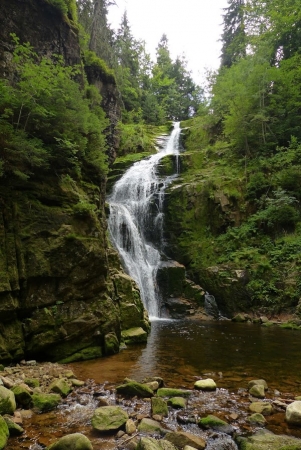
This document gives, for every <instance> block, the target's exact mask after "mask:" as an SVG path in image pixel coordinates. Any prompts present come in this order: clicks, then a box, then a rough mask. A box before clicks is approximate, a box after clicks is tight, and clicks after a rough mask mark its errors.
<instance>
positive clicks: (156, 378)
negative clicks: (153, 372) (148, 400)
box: [143, 377, 164, 388]
mask: <svg viewBox="0 0 301 450" xmlns="http://www.w3.org/2000/svg"><path fill="white" fill-rule="evenodd" d="M153 381H156V382H157V383H158V385H159V386H158V387H159V388H161V387H163V386H164V380H163V378H161V377H150V378H144V380H143V383H144V384H148V383H152V382H153Z"/></svg>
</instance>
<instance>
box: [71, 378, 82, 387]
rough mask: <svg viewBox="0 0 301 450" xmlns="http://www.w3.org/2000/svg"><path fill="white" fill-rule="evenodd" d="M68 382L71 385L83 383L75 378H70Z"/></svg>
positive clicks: (78, 385) (76, 385)
mask: <svg viewBox="0 0 301 450" xmlns="http://www.w3.org/2000/svg"><path fill="white" fill-rule="evenodd" d="M70 383H71V384H72V386H74V387H82V386H84V385H85V382H84V381H81V380H77V379H76V378H70Z"/></svg>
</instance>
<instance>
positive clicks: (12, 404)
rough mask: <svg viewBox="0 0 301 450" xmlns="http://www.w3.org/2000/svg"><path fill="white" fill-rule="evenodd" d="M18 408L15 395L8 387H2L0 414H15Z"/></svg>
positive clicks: (0, 390) (0, 391) (0, 392)
mask: <svg viewBox="0 0 301 450" xmlns="http://www.w3.org/2000/svg"><path fill="white" fill-rule="evenodd" d="M16 407H17V405H16V399H15V395H14V393H13V392H12V391H10V390H9V389H7V388H6V387H4V386H0V414H13V413H14V411H15V409H16Z"/></svg>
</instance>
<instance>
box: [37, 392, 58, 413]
mask: <svg viewBox="0 0 301 450" xmlns="http://www.w3.org/2000/svg"><path fill="white" fill-rule="evenodd" d="M60 401H61V396H60V395H58V394H43V393H38V392H36V393H34V394H33V396H32V403H33V407H34V409H35V410H36V411H39V412H45V411H50V410H51V409H54V408H56V407H57V406H58V405H59V403H60Z"/></svg>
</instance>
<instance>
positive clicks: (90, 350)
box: [59, 346, 102, 364]
mask: <svg viewBox="0 0 301 450" xmlns="http://www.w3.org/2000/svg"><path fill="white" fill-rule="evenodd" d="M101 357H102V349H101V347H100V346H96V347H87V348H83V349H82V350H79V351H78V352H75V353H73V354H72V355H70V356H68V357H66V358H63V359H61V360H60V361H59V363H61V364H69V363H71V362H74V361H87V360H89V359H96V358H101Z"/></svg>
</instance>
